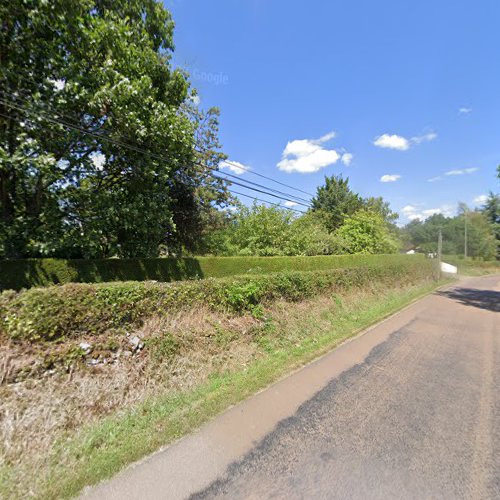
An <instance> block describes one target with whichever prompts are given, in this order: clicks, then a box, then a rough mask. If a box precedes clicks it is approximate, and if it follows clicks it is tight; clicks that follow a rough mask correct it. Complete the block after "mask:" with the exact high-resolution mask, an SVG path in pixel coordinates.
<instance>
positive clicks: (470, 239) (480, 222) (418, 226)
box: [403, 206, 495, 259]
mask: <svg viewBox="0 0 500 500" xmlns="http://www.w3.org/2000/svg"><path fill="white" fill-rule="evenodd" d="M466 217H467V233H468V236H467V253H468V255H469V256H470V257H475V258H484V259H490V258H492V257H493V256H494V254H495V238H494V234H493V228H492V225H491V224H490V223H489V221H488V219H487V217H486V216H485V215H484V214H483V213H480V212H478V211H471V210H469V209H468V208H467V207H465V206H462V213H460V214H459V215H457V216H456V217H445V216H443V215H442V214H435V215H433V216H431V217H429V218H428V219H426V220H425V221H412V222H410V223H409V224H407V225H406V227H405V228H404V229H403V234H404V235H405V237H404V238H405V240H406V241H409V242H411V243H412V244H413V246H416V247H418V248H419V249H420V250H421V251H423V252H436V251H437V245H438V243H437V241H438V233H439V230H440V229H441V232H442V235H443V253H444V254H452V255H463V254H464V247H465V222H466V220H465V218H466Z"/></svg>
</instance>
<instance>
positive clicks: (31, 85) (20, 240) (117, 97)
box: [0, 0, 228, 257]
mask: <svg viewBox="0 0 500 500" xmlns="http://www.w3.org/2000/svg"><path fill="white" fill-rule="evenodd" d="M0 16H1V18H2V31H1V34H0V58H1V66H0V89H1V93H0V204H1V207H0V210H1V219H0V256H3V257H25V256H43V255H48V256H65V257H97V256H99V257H100V256H113V255H117V256H153V255H157V254H158V252H159V251H160V249H161V248H162V246H163V247H165V248H166V249H167V250H168V251H179V249H181V248H183V247H186V248H189V247H192V246H193V245H194V244H195V243H194V242H195V241H196V238H197V235H198V234H199V232H200V227H201V225H202V222H203V220H204V218H205V217H206V214H207V212H209V211H210V210H213V206H214V204H215V205H216V204H222V203H224V201H225V200H226V199H227V197H228V194H227V191H226V189H225V188H224V185H223V183H222V182H221V181H219V180H216V179H214V178H213V177H212V176H211V175H210V173H211V169H212V168H217V165H218V162H219V160H220V159H221V157H222V155H221V154H220V153H219V152H218V150H219V149H218V147H219V144H218V141H217V112H216V110H210V111H209V112H208V113H206V114H203V113H201V112H200V111H198V110H197V109H196V107H195V106H194V105H193V104H192V95H193V90H191V89H190V84H189V81H188V77H187V75H186V74H185V73H184V72H183V71H180V70H178V69H174V68H173V67H172V65H171V62H170V60H171V55H172V51H173V48H174V45H173V27H174V25H173V21H172V19H171V16H170V13H169V12H168V11H167V10H166V9H165V8H164V7H163V5H162V4H161V3H159V2H157V1H155V0H141V1H138V0H133V1H131V0H113V1H108V0H52V1H50V2H46V1H42V0H30V1H25V0H12V1H9V2H2V4H1V6H0Z"/></svg>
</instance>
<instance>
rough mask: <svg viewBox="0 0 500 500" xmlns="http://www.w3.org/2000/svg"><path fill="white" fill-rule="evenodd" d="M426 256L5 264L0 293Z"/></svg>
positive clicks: (1, 267)
mask: <svg viewBox="0 0 500 500" xmlns="http://www.w3.org/2000/svg"><path fill="white" fill-rule="evenodd" d="M408 259H413V260H415V259H423V257H422V256H421V255H410V256H407V255H325V256H316V257H199V258H182V259H174V258H163V259H100V260H80V259H74V260H64V259H23V260H3V261H0V290H8V289H12V290H20V289H21V288H31V287H34V286H48V285H53V284H62V283H103V282H110V281H146V280H156V281H178V280H186V279H193V278H221V277H226V276H235V275H240V274H248V273H252V274H262V273H269V272H278V271H313V270H322V269H337V268H341V267H355V266H362V265H373V264H377V263H381V262H383V263H387V264H390V265H392V264H395V263H399V262H406V261H407V260H408Z"/></svg>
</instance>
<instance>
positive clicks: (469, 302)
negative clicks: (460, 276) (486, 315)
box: [437, 288, 500, 312]
mask: <svg viewBox="0 0 500 500" xmlns="http://www.w3.org/2000/svg"><path fill="white" fill-rule="evenodd" d="M437 293H438V295H441V296H444V297H448V298H450V299H453V300H456V301H457V302H460V303H461V304H464V305H466V306H473V307H479V308H481V309H487V310H488V311H493V312H500V292H495V291H494V290H478V289H477V288H454V289H453V290H445V291H441V292H437Z"/></svg>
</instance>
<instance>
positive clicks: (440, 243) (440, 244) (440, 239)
mask: <svg viewBox="0 0 500 500" xmlns="http://www.w3.org/2000/svg"><path fill="white" fill-rule="evenodd" d="M442 253H443V233H442V232H441V228H439V233H438V255H437V257H438V279H441V254H442Z"/></svg>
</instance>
